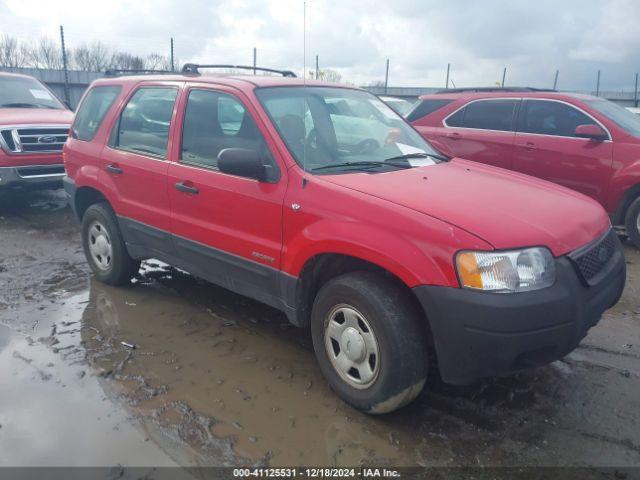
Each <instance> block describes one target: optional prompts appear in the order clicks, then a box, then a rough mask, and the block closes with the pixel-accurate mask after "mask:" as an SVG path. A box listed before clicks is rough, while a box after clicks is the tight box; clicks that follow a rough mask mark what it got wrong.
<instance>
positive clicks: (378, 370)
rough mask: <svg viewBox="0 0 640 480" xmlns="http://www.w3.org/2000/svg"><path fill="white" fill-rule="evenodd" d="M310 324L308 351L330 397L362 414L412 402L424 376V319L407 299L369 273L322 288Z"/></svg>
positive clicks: (380, 277)
mask: <svg viewBox="0 0 640 480" xmlns="http://www.w3.org/2000/svg"><path fill="white" fill-rule="evenodd" d="M311 315H312V318H311V330H312V336H313V346H314V350H315V353H316V357H317V358H318V362H319V364H320V368H321V370H322V372H323V374H324V375H325V377H326V378H327V380H328V381H329V384H330V385H331V387H332V388H333V389H334V391H335V392H336V393H337V394H338V395H339V396H340V397H341V398H342V399H343V400H344V401H346V402H347V403H349V404H350V405H352V406H353V407H355V408H356V409H358V410H362V411H364V412H367V413H374V414H380V413H387V412H391V411H393V410H396V409H398V408H400V407H402V406H404V405H406V404H408V403H409V402H411V401H412V400H413V399H414V398H415V397H416V396H418V394H419V393H420V391H421V390H422V388H423V386H424V383H425V380H426V377H427V370H428V368H427V367H428V359H427V343H426V341H425V334H424V325H423V323H422V322H423V321H424V320H423V318H422V317H421V315H420V313H419V311H418V310H417V309H416V308H415V307H414V303H413V302H412V299H411V298H410V297H409V295H408V293H407V292H406V291H405V290H404V289H402V288H401V287H400V286H398V285H397V284H396V283H395V282H393V281H391V280H390V279H388V278H386V277H384V276H383V275H379V274H376V273H372V272H354V273H347V274H344V275H341V276H339V277H336V278H334V279H332V280H330V281H329V282H327V284H325V285H324V286H323V287H322V288H321V289H320V291H319V292H318V295H317V297H316V299H315V302H314V305H313V310H312V314H311Z"/></svg>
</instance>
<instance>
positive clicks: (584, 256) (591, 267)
mask: <svg viewBox="0 0 640 480" xmlns="http://www.w3.org/2000/svg"><path fill="white" fill-rule="evenodd" d="M615 235H616V234H615V232H614V230H613V229H611V230H609V232H607V233H606V234H605V235H604V236H603V237H601V238H600V239H599V240H597V241H596V242H594V243H592V244H591V245H588V246H586V247H584V248H582V249H580V250H578V251H576V252H574V253H572V254H571V255H570V258H571V260H573V263H574V265H575V266H576V270H577V271H578V273H579V274H580V276H581V277H582V279H583V280H584V281H585V282H586V283H587V284H588V285H593V283H594V279H595V278H596V277H597V276H598V273H600V272H601V271H602V269H603V268H604V266H605V265H606V264H607V263H609V260H611V257H613V254H614V253H615V251H616V236H615Z"/></svg>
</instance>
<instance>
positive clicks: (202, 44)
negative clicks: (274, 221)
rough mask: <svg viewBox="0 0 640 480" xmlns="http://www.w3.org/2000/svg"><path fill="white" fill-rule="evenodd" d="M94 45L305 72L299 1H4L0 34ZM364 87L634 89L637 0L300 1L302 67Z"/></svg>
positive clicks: (639, 61)
mask: <svg viewBox="0 0 640 480" xmlns="http://www.w3.org/2000/svg"><path fill="white" fill-rule="evenodd" d="M60 24H62V25H64V26H65V31H66V35H67V39H68V44H69V45H70V46H76V45H78V44H81V43H82V42H90V41H94V40H101V41H103V42H105V43H106V44H108V45H109V46H111V47H113V48H119V49H124V50H129V51H131V52H132V53H136V54H147V53H151V52H152V51H157V52H161V53H165V52H167V51H168V48H169V47H168V45H169V37H171V36H173V37H174V39H175V45H176V55H177V56H178V57H179V58H180V60H181V61H208V62H214V63H226V62H230V63H231V62H233V63H245V64H250V63H251V62H252V55H253V47H254V46H255V47H257V48H258V63H259V64H260V65H264V66H271V67H281V68H289V69H293V70H295V71H298V72H302V67H303V1H302V0H135V1H128V0H102V1H100V2H96V1H92V0H46V1H45V0H0V32H1V33H8V34H12V35H16V36H19V37H22V38H27V39H33V38H38V37H39V36H41V35H49V36H52V37H54V36H57V34H58V26H59V25H60ZM316 53H317V54H319V56H320V66H321V68H327V67H328V68H333V69H336V70H338V71H340V73H341V74H342V76H343V78H344V79H345V80H348V81H351V82H353V83H356V84H366V83H370V82H373V81H376V80H383V79H384V66H385V60H386V58H390V61H391V71H390V78H389V84H390V85H392V86H438V87H440V86H444V82H445V71H446V66H447V63H451V78H452V80H453V82H455V85H457V86H469V85H474V86H476V85H493V84H495V83H496V82H498V81H500V79H501V77H502V69H503V67H505V66H506V67H507V78H506V84H507V85H530V86H536V87H551V86H552V85H553V77H554V74H555V70H556V68H558V69H560V77H559V85H558V86H559V88H567V89H595V84H596V75H597V71H598V69H600V70H602V79H601V89H602V90H620V89H623V88H626V89H632V88H633V83H634V75H635V72H637V71H639V70H640V1H639V0H579V1H578V0H530V1H525V0H523V1H517V0H482V1H480V0H476V1H473V0H342V1H340V0H307V64H308V68H312V65H313V64H314V62H315V55H316Z"/></svg>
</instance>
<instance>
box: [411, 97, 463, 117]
mask: <svg viewBox="0 0 640 480" xmlns="http://www.w3.org/2000/svg"><path fill="white" fill-rule="evenodd" d="M451 102H453V100H451V99H446V98H443V99H438V100H431V99H428V100H422V101H420V102H418V103H417V104H416V105H415V106H414V107H413V109H411V110H410V111H409V113H407V114H406V118H407V120H408V121H409V122H414V121H416V120H419V119H421V118H423V117H426V116H427V115H430V114H432V113H433V112H435V111H436V110H440V109H441V108H442V107H445V106H447V105H449V104H450V103H451Z"/></svg>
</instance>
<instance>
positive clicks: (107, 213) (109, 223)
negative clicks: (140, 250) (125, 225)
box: [82, 203, 140, 285]
mask: <svg viewBox="0 0 640 480" xmlns="http://www.w3.org/2000/svg"><path fill="white" fill-rule="evenodd" d="M82 247H83V249H84V254H85V256H86V257H87V261H88V262H89V266H90V267H91V270H93V273H94V274H95V276H96V277H97V278H98V280H100V281H101V282H104V283H107V284H109V285H124V284H126V283H129V281H130V280H131V277H133V276H134V275H135V274H136V273H137V271H138V270H139V269H140V261H139V260H134V259H132V258H131V257H130V256H129V253H128V252H127V248H126V246H125V244H124V240H123V239H122V235H121V233H120V229H119V228H118V223H117V220H116V216H115V214H114V213H113V210H111V208H110V207H109V205H108V204H106V203H96V204H94V205H91V206H90V207H89V208H87V211H86V212H85V213H84V215H83V216H82Z"/></svg>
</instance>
